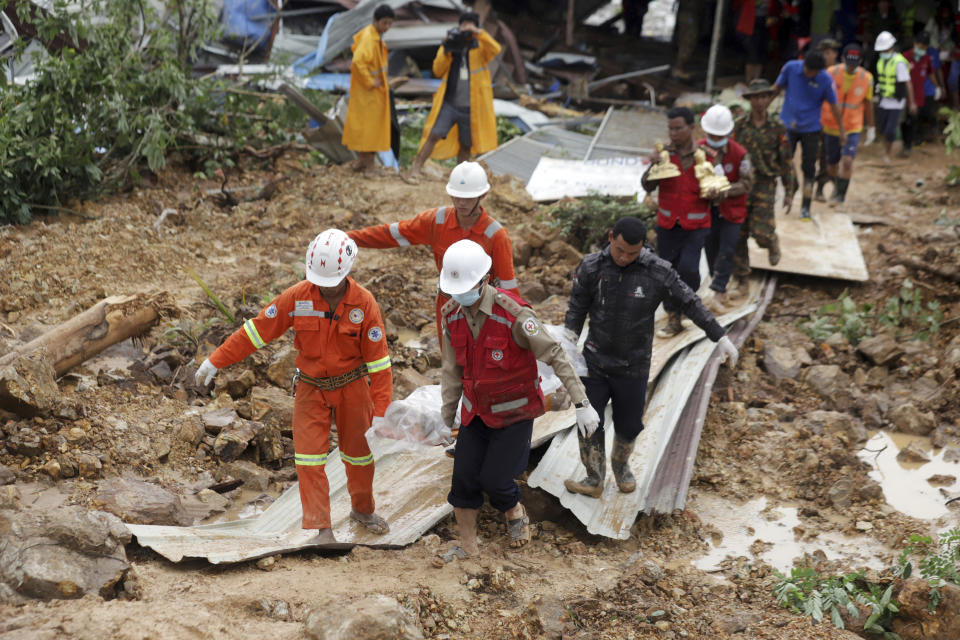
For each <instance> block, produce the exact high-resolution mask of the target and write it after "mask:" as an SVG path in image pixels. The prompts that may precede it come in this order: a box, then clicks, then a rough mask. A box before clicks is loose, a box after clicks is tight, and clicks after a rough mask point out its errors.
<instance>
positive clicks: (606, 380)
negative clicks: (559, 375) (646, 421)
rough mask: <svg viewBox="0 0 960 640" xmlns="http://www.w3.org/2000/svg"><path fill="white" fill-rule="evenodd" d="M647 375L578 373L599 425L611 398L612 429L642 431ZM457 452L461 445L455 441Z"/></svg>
mask: <svg viewBox="0 0 960 640" xmlns="http://www.w3.org/2000/svg"><path fill="white" fill-rule="evenodd" d="M647 378H648V376H647V375H646V374H645V375H643V376H642V377H640V378H627V377H622V376H605V375H603V374H602V373H600V372H599V371H596V370H594V369H589V370H587V375H586V377H581V378H580V379H581V380H582V381H583V386H584V387H586V389H587V398H588V399H589V400H590V404H591V405H593V408H594V409H596V410H597V413H598V414H599V415H600V427H601V428H602V427H603V422H604V413H605V411H606V408H607V403H608V402H611V401H612V402H613V430H614V432H615V433H616V434H617V435H618V436H620V439H621V440H626V441H628V442H633V441H634V440H635V439H636V437H637V436H638V435H640V432H641V431H643V410H644V408H645V407H646V403H647ZM457 455H458V456H459V455H460V445H459V444H458V445H457Z"/></svg>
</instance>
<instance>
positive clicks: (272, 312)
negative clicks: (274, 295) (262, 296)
mask: <svg viewBox="0 0 960 640" xmlns="http://www.w3.org/2000/svg"><path fill="white" fill-rule="evenodd" d="M263 315H265V316H267V317H268V318H276V317H277V305H275V304H272V305H270V306H269V307H267V310H266V311H264V312H263Z"/></svg>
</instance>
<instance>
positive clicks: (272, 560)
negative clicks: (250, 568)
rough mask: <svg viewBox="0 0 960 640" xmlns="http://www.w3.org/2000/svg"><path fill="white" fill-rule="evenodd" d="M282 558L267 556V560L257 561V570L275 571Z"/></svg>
mask: <svg viewBox="0 0 960 640" xmlns="http://www.w3.org/2000/svg"><path fill="white" fill-rule="evenodd" d="M279 560H280V556H267V557H266V558H260V559H259V560H257V569H260V570H261V571H273V570H274V569H276V568H277V567H279V566H280V564H279Z"/></svg>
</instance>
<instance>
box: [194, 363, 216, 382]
mask: <svg viewBox="0 0 960 640" xmlns="http://www.w3.org/2000/svg"><path fill="white" fill-rule="evenodd" d="M217 371H219V369H217V368H216V367H215V366H213V364H212V363H211V362H210V358H207V359H206V360H204V361H203V364H202V365H200V368H199V369H197V373H196V375H194V376H193V381H194V382H195V383H196V385H197V386H198V387H206V386H207V385H209V384H210V383H211V382H213V376H215V375H217Z"/></svg>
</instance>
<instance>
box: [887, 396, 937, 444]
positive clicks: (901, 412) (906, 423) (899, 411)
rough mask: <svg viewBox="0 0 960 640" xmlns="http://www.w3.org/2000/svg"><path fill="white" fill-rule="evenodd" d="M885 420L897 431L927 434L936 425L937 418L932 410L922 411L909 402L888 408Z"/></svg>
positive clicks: (919, 434) (920, 434) (916, 434)
mask: <svg viewBox="0 0 960 640" xmlns="http://www.w3.org/2000/svg"><path fill="white" fill-rule="evenodd" d="M887 420H888V421H889V422H890V424H891V425H893V427H894V428H895V429H896V430H897V431H902V432H903V433H909V434H911V435H915V436H925V435H928V434H929V433H930V432H931V431H933V429H934V427H936V426H937V418H936V416H935V415H934V414H933V412H932V411H928V412H926V413H923V412H921V411H920V410H919V409H917V407H916V406H914V404H913V403H911V402H905V403H904V404H901V405H897V406H896V407H893V408H892V409H890V411H888V412H887Z"/></svg>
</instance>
